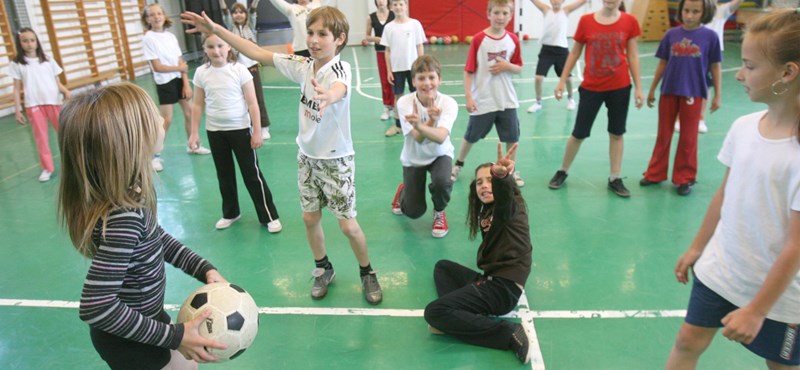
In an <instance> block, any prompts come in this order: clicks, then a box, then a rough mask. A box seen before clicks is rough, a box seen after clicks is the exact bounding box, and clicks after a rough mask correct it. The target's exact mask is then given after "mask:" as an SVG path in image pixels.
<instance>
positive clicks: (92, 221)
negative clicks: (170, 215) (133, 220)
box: [58, 82, 162, 258]
mask: <svg viewBox="0 0 800 370" xmlns="http://www.w3.org/2000/svg"><path fill="white" fill-rule="evenodd" d="M161 124H162V119H161V116H160V115H159V112H158V108H156V106H155V104H154V103H153V100H152V99H151V98H150V96H148V95H147V93H146V92H145V91H144V90H143V89H142V88H140V87H138V86H136V85H134V84H132V83H129V82H122V83H118V84H113V85H107V86H103V87H100V88H98V89H94V90H91V91H88V92H85V93H83V94H80V95H76V96H73V97H72V99H70V100H68V101H67V103H66V104H65V105H64V108H63V110H62V111H61V115H60V118H59V131H58V144H59V148H60V149H59V150H60V153H61V163H62V165H61V168H62V170H61V173H62V175H61V183H60V184H59V189H58V215H59V219H60V221H61V223H62V224H63V225H65V227H66V228H67V231H68V232H69V236H70V239H71V240H72V243H73V245H74V246H75V249H77V250H78V252H80V253H81V254H82V255H84V256H86V257H89V258H91V257H93V256H94V255H95V252H96V250H97V246H96V245H94V243H93V242H92V232H93V230H94V227H95V225H96V224H97V222H98V220H103V225H104V226H105V221H106V220H105V219H106V217H107V216H108V214H109V212H110V211H112V210H113V209H116V208H147V209H150V210H151V211H152V212H153V215H154V217H153V220H155V219H156V217H155V214H156V194H155V190H154V187H153V167H152V165H151V159H152V157H153V152H154V150H155V146H156V141H157V140H158V132H159V125H161ZM153 222H155V221H153Z"/></svg>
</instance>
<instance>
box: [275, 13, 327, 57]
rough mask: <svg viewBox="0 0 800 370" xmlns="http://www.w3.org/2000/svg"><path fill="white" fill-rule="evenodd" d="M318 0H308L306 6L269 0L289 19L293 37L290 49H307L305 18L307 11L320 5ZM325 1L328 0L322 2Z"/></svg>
mask: <svg viewBox="0 0 800 370" xmlns="http://www.w3.org/2000/svg"><path fill="white" fill-rule="evenodd" d="M319 1H320V0H314V1H311V2H309V3H308V5H306V6H302V5H298V4H290V3H288V2H286V0H270V2H271V3H272V5H274V6H275V8H276V9H278V11H279V12H281V13H283V15H285V16H286V18H288V19H289V24H290V25H291V26H292V33H293V34H294V38H293V39H292V49H294V51H301V50H306V49H308V45H307V44H306V37H307V36H308V35H306V19H308V13H311V11H312V10H314V9H316V8H319V7H320V3H319ZM327 2H328V0H326V1H324V3H327Z"/></svg>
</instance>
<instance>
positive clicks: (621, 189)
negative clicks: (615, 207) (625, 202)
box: [608, 177, 631, 198]
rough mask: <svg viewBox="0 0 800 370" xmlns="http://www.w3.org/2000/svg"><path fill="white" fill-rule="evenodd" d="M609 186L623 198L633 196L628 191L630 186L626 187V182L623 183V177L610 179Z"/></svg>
mask: <svg viewBox="0 0 800 370" xmlns="http://www.w3.org/2000/svg"><path fill="white" fill-rule="evenodd" d="M608 188H609V189H611V191H613V192H614V194H617V195H619V196H621V197H623V198H628V197H630V196H631V192H629V191H628V188H626V187H625V184H623V183H622V179H621V178H619V177H618V178H616V179H614V180H613V181H611V180H610V181H608Z"/></svg>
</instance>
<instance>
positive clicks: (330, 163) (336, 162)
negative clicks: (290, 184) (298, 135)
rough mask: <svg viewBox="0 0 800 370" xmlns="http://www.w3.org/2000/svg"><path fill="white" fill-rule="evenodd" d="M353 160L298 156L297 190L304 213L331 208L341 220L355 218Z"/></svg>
mask: <svg viewBox="0 0 800 370" xmlns="http://www.w3.org/2000/svg"><path fill="white" fill-rule="evenodd" d="M355 174H356V166H355V162H354V156H352V155H348V156H346V157H342V158H334V159H314V158H309V157H307V156H305V155H304V154H303V153H300V152H298V153H297V187H298V189H300V207H301V208H302V209H303V212H317V211H319V210H321V209H322V208H323V207H328V208H330V210H331V212H333V214H334V215H336V217H337V218H339V219H345V220H346V219H352V218H355V217H356V177H355Z"/></svg>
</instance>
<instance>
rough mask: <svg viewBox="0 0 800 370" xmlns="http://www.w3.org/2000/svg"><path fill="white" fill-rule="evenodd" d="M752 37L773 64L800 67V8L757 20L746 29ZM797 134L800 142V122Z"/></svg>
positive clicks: (796, 81)
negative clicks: (789, 64)
mask: <svg viewBox="0 0 800 370" xmlns="http://www.w3.org/2000/svg"><path fill="white" fill-rule="evenodd" d="M751 35H752V36H758V37H759V39H758V43H757V44H758V45H759V46H760V47H761V51H763V52H764V55H765V56H766V57H767V59H768V60H769V61H770V62H771V63H772V64H774V65H776V66H780V65H785V64H786V63H794V64H797V65H798V67H800V8H797V9H780V10H778V9H773V10H772V11H770V12H769V13H767V14H765V15H763V16H761V17H758V18H756V19H755V20H754V21H753V22H752V23H750V24H749V25H748V26H747V28H746V29H745V37H747V36H751ZM799 81H800V77H798V78H795V80H794V82H793V84H800V82H799ZM774 93H775V92H774V90H773V94H774ZM790 94H791V93H790ZM795 102H797V100H796V99H795ZM796 132H798V134H797V141H798V142H800V122H798V123H797V126H796Z"/></svg>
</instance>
